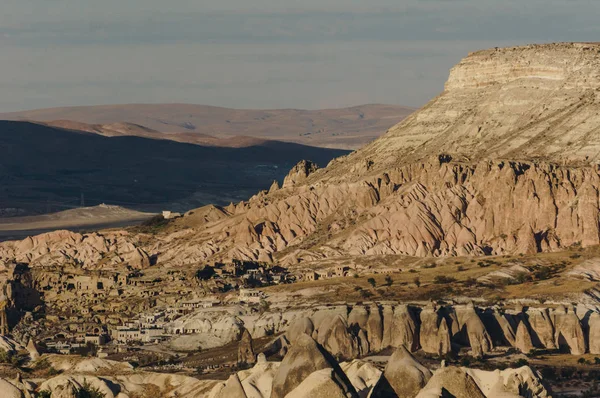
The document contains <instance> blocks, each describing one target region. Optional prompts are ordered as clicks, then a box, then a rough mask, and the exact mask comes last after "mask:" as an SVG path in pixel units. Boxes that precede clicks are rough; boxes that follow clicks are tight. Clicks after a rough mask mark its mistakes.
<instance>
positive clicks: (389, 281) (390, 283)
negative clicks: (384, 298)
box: [385, 275, 394, 286]
mask: <svg viewBox="0 0 600 398" xmlns="http://www.w3.org/2000/svg"><path fill="white" fill-rule="evenodd" d="M392 283H394V280H393V279H392V277H391V276H389V275H388V276H386V277H385V284H386V285H388V286H392Z"/></svg>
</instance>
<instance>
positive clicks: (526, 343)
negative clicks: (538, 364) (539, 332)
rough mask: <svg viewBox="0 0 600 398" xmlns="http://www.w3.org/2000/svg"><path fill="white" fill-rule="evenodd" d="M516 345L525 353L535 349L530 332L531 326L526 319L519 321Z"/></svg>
mask: <svg viewBox="0 0 600 398" xmlns="http://www.w3.org/2000/svg"><path fill="white" fill-rule="evenodd" d="M514 347H515V348H516V349H518V350H519V351H521V352H522V353H523V354H529V353H530V352H531V351H532V350H533V349H534V346H533V342H532V341H531V334H529V328H528V327H527V324H526V323H525V321H521V322H519V326H518V327H517V335H516V337H515V344H514Z"/></svg>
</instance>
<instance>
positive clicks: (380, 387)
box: [370, 346, 431, 398]
mask: <svg viewBox="0 0 600 398" xmlns="http://www.w3.org/2000/svg"><path fill="white" fill-rule="evenodd" d="M430 378H431V371H430V370H429V369H427V368H426V367H424V366H423V365H421V364H420V363H419V362H417V360H416V359H415V358H414V357H413V356H412V355H411V353H410V352H409V351H408V350H407V349H406V348H405V347H404V346H401V347H400V348H398V349H397V350H396V351H395V352H394V354H392V356H391V357H390V359H389V360H388V363H387V365H386V367H385V371H384V372H383V375H382V376H381V379H380V380H379V382H378V383H377V384H376V385H375V387H374V388H373V391H372V392H371V395H370V396H371V397H372V398H387V397H390V398H393V397H399V398H413V397H415V396H416V395H417V394H418V393H419V391H421V389H422V388H423V387H424V386H425V385H426V384H427V382H428V381H429V379H430Z"/></svg>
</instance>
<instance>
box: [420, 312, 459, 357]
mask: <svg viewBox="0 0 600 398" xmlns="http://www.w3.org/2000/svg"><path fill="white" fill-rule="evenodd" d="M420 319H421V325H420V328H419V343H420V345H421V348H422V349H423V351H425V352H426V353H428V354H436V355H439V356H443V355H445V354H447V353H449V352H451V351H452V345H451V342H450V331H449V329H448V324H447V322H446V319H445V318H444V317H442V316H440V315H439V314H438V312H437V311H436V310H435V309H434V308H433V307H432V306H428V307H425V308H423V310H422V311H421V313H420Z"/></svg>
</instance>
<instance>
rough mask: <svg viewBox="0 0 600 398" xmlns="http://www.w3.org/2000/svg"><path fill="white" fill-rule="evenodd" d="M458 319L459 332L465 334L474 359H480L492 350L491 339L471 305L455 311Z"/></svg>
mask: <svg viewBox="0 0 600 398" xmlns="http://www.w3.org/2000/svg"><path fill="white" fill-rule="evenodd" d="M457 314H458V317H459V318H458V319H459V322H460V324H461V325H462V327H461V331H462V333H463V335H464V334H466V337H467V340H468V342H469V346H470V347H471V352H472V355H473V356H474V357H481V356H483V355H484V354H485V353H487V352H490V351H491V349H492V348H493V343H492V339H491V337H490V335H489V333H488V331H487V330H486V328H485V325H484V324H483V322H482V321H481V318H479V315H478V314H477V312H476V311H475V308H474V307H473V305H472V304H470V305H468V306H467V307H466V308H464V309H460V311H457Z"/></svg>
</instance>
